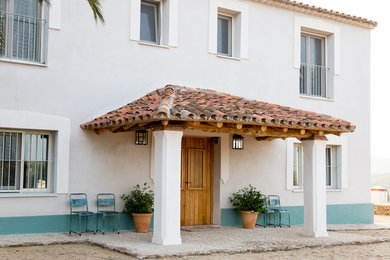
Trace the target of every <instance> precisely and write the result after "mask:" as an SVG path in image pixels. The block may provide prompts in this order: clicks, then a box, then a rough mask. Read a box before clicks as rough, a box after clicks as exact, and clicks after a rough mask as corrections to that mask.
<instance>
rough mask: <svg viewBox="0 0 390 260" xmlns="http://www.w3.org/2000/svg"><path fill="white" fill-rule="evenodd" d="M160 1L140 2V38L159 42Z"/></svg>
mask: <svg viewBox="0 0 390 260" xmlns="http://www.w3.org/2000/svg"><path fill="white" fill-rule="evenodd" d="M159 10H160V3H159V2H152V1H142V2H141V28H140V40H141V41H145V42H151V43H155V44H160V21H159V20H160V19H159V13H160V11H159Z"/></svg>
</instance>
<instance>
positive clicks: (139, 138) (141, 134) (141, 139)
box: [135, 130, 148, 145]
mask: <svg viewBox="0 0 390 260" xmlns="http://www.w3.org/2000/svg"><path fill="white" fill-rule="evenodd" d="M135 144H136V145H148V131H146V130H137V131H135Z"/></svg>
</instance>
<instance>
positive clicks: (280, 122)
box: [81, 85, 355, 245]
mask: <svg viewBox="0 0 390 260" xmlns="http://www.w3.org/2000/svg"><path fill="white" fill-rule="evenodd" d="M81 127H82V128H83V129H91V130H94V131H95V132H96V133H97V134H101V133H103V132H106V131H109V132H112V133H119V132H128V131H139V130H143V131H144V132H145V130H147V131H149V133H151V135H152V136H153V138H152V139H151V138H149V139H150V140H151V145H152V153H153V156H152V157H151V162H150V163H151V167H152V168H153V169H154V170H153V176H151V177H152V179H153V180H154V191H155V212H154V232H153V239H152V240H153V242H154V243H156V244H161V245H177V244H181V243H182V240H181V234H180V226H181V225H183V224H186V219H185V214H184V217H183V212H185V210H184V209H183V200H185V199H184V198H187V197H186V195H184V196H183V190H184V193H185V192H186V191H188V192H190V190H192V191H191V192H193V191H194V190H198V191H199V190H201V189H207V188H209V189H210V190H209V192H208V193H207V192H206V193H205V194H203V195H199V194H198V195H199V196H205V197H208V198H209V201H210V202H206V205H203V206H204V209H203V210H199V212H203V213H205V212H207V214H204V215H201V214H198V215H196V216H193V215H192V216H191V217H190V218H196V217H199V219H200V221H198V222H195V223H194V224H221V223H220V219H221V217H220V212H221V207H220V205H219V204H220V203H221V200H220V197H219V190H218V187H220V185H221V184H222V183H227V182H229V151H230V150H231V149H232V147H231V138H232V135H233V134H234V135H240V136H244V137H245V138H255V139H256V140H257V141H259V142H269V141H272V140H275V139H278V140H285V139H286V138H297V139H298V140H300V141H301V142H302V145H303V149H304V151H305V153H304V160H305V164H304V167H305V169H304V170H305V175H304V189H305V192H304V228H303V234H304V235H305V236H311V237H326V236H327V231H326V223H327V220H326V215H327V214H326V185H325V147H326V142H325V141H326V140H327V139H326V137H325V135H336V136H340V135H341V134H342V133H344V132H353V131H354V128H355V127H354V126H353V125H352V124H351V123H349V122H347V121H344V120H341V119H336V118H333V117H331V116H328V115H323V114H317V113H313V112H308V111H303V110H299V109H293V108H290V107H283V106H279V105H273V104H269V103H264V102H260V101H255V100H248V99H244V98H241V97H237V96H231V95H229V94H224V93H219V92H215V91H211V90H203V89H190V88H185V87H179V86H170V85H169V86H166V87H165V88H163V89H159V90H156V91H154V92H151V93H149V94H148V95H146V96H144V97H142V98H140V99H138V100H136V101H134V102H132V103H129V104H128V105H126V106H124V107H121V108H119V109H117V110H114V111H111V112H109V113H107V114H106V115H103V116H101V117H99V118H96V119H95V120H93V121H91V122H87V123H85V124H82V125H81ZM194 136H195V137H196V138H204V140H207V142H208V143H209V146H210V147H212V148H210V149H209V148H206V146H199V147H198V146H196V147H193V146H186V145H185V144H186V141H184V140H185V138H191V137H192V138H193V137H194ZM183 137H184V138H183ZM211 141H214V145H212V144H211ZM202 142H203V143H205V141H202ZM187 148H188V149H189V150H188V151H187ZM183 150H184V153H183ZM191 151H192V152H193V153H192V154H190V152H191ZM200 154H202V155H200ZM207 154H211V155H212V156H210V158H208V157H207ZM191 156H192V157H191ZM188 158H192V161H191V159H188ZM211 160H212V162H213V163H212V164H208V163H207V162H209V161H211ZM183 162H184V163H183ZM190 164H191V165H195V166H194V167H192V168H191V169H193V170H192V173H189V172H188V171H186V170H183V169H187V168H188V165H190ZM199 165H202V166H204V165H208V166H207V167H199V170H196V169H197V167H198V166H199ZM207 171H210V172H212V173H210V174H209V175H208V174H207V173H206V172H207ZM184 173H185V174H184ZM195 173H200V175H199V176H198V177H199V178H198V180H199V179H202V181H200V182H199V181H198V182H197V181H196V178H195V179H194V180H190V179H189V178H188V176H190V175H191V174H195ZM183 176H187V178H183ZM206 179H207V180H210V182H208V181H206ZM208 183H209V184H210V185H209V184H208ZM247 184H249V183H246V184H245V185H247ZM237 188H239V186H238V185H237ZM198 195H197V196H198ZM189 197H191V195H189ZM205 201H206V200H205ZM186 205H187V203H184V206H186ZM198 208H199V207H198ZM191 212H196V210H194V211H191ZM183 218H184V219H183ZM203 219H205V221H203ZM190 222H191V221H190ZM190 222H189V223H190ZM218 222H219V223H218ZM187 224H188V223H187Z"/></svg>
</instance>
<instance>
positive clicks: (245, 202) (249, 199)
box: [229, 184, 266, 213]
mask: <svg viewBox="0 0 390 260" xmlns="http://www.w3.org/2000/svg"><path fill="white" fill-rule="evenodd" d="M229 200H230V202H231V203H232V205H233V207H234V208H235V209H236V210H237V211H253V212H259V213H265V212H266V210H265V203H266V197H265V195H264V194H262V193H261V192H260V191H259V190H257V189H256V187H254V186H252V185H251V184H250V185H249V186H248V187H245V188H243V189H240V190H239V191H237V192H235V193H233V195H232V196H231V197H230V198H229Z"/></svg>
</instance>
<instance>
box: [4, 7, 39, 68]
mask: <svg viewBox="0 0 390 260" xmlns="http://www.w3.org/2000/svg"><path fill="white" fill-rule="evenodd" d="M0 8H1V10H2V11H1V13H0V33H1V36H2V38H3V39H4V40H5V45H2V46H0V57H2V58H6V59H11V60H22V61H28V62H36V63H45V49H44V45H45V44H44V43H45V39H46V34H47V33H46V31H47V26H46V20H44V19H42V17H43V16H42V13H43V10H42V6H41V4H40V3H39V2H38V0H0Z"/></svg>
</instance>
